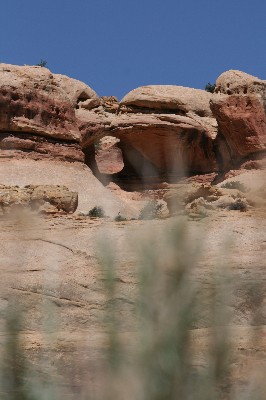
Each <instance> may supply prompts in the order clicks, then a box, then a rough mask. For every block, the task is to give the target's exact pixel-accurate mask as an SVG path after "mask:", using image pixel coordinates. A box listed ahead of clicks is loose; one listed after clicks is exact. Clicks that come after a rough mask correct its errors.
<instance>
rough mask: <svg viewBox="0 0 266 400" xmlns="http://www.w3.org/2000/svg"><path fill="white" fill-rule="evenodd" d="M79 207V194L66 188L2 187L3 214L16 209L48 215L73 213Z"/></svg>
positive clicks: (53, 186) (0, 189)
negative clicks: (27, 208) (23, 208)
mask: <svg viewBox="0 0 266 400" xmlns="http://www.w3.org/2000/svg"><path fill="white" fill-rule="evenodd" d="M77 206H78V194H77V193H76V192H70V191H69V190H68V188H67V187H65V186H55V185H40V186H33V185H28V186H25V187H24V188H20V187H18V186H5V185H0V210H1V212H2V213H3V214H5V213H8V212H10V209H13V208H14V207H15V208H18V207H29V208H31V209H32V210H36V211H38V212H42V213H48V214H49V213H57V212H58V211H64V212H66V213H73V212H75V211H76V209H77Z"/></svg>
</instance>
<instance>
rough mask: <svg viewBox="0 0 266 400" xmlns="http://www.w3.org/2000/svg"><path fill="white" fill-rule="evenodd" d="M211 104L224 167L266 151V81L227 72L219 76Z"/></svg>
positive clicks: (238, 72)
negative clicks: (216, 124)
mask: <svg viewBox="0 0 266 400" xmlns="http://www.w3.org/2000/svg"><path fill="white" fill-rule="evenodd" d="M210 105H211V109H212V112H213V114H214V116H215V118H216V119H217V122H218V128H219V133H218V135H217V141H218V142H219V143H220V149H222V150H221V159H222V162H223V165H224V167H225V169H226V168H227V169H229V168H230V166H232V165H237V164H239V163H240V162H241V160H243V159H245V158H247V159H248V158H250V157H256V154H259V153H262V152H266V81H262V80H260V79H258V78H255V77H253V76H251V75H248V74H245V73H244V72H240V71H227V72H225V73H223V74H222V75H221V76H220V77H219V78H218V79H217V82H216V94H215V95H214V96H213V97H212V99H211V101H210Z"/></svg>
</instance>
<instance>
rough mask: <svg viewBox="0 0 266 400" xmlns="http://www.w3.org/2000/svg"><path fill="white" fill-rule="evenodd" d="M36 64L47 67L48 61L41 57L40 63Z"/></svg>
mask: <svg viewBox="0 0 266 400" xmlns="http://www.w3.org/2000/svg"><path fill="white" fill-rule="evenodd" d="M36 66H37V67H43V68H45V67H47V61H46V60H43V59H41V61H40V62H39V63H38V64H36Z"/></svg>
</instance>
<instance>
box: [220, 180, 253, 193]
mask: <svg viewBox="0 0 266 400" xmlns="http://www.w3.org/2000/svg"><path fill="white" fill-rule="evenodd" d="M221 187H222V188H224V189H237V190H240V192H243V193H245V192H247V191H248V189H247V188H246V186H245V185H243V183H241V182H239V181H231V182H226V183H224V184H223V185H221Z"/></svg>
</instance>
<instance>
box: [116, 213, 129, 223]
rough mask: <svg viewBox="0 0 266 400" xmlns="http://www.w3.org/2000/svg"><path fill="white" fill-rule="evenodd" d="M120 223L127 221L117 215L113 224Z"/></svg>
mask: <svg viewBox="0 0 266 400" xmlns="http://www.w3.org/2000/svg"><path fill="white" fill-rule="evenodd" d="M122 221H127V218H126V217H124V216H123V215H121V214H120V213H118V215H117V216H116V217H115V222H122Z"/></svg>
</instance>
